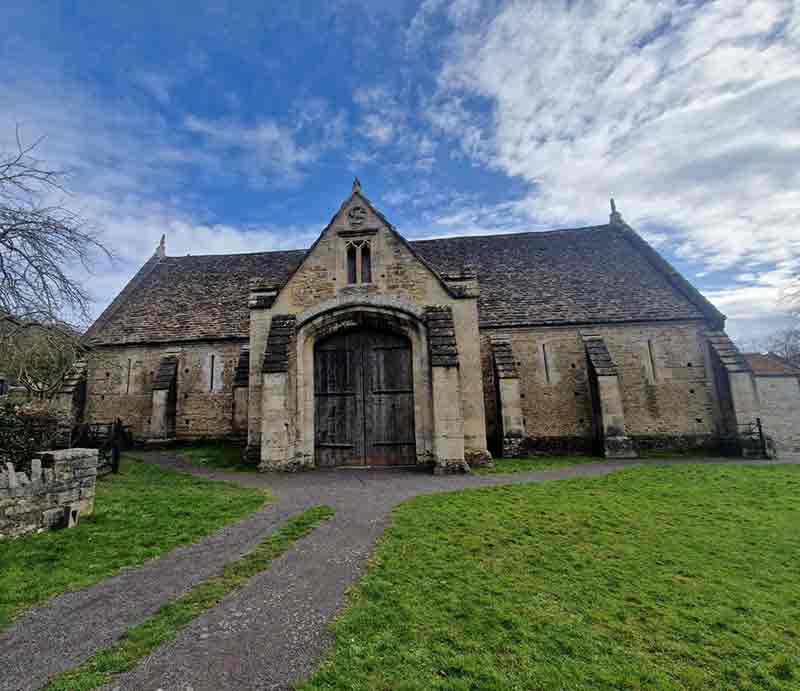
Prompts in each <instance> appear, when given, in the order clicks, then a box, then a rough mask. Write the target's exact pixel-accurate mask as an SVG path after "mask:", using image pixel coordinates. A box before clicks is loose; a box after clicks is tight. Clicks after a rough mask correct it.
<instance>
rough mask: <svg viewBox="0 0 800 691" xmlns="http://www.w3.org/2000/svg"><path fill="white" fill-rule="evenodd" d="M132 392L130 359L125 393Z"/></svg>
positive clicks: (129, 360)
mask: <svg viewBox="0 0 800 691" xmlns="http://www.w3.org/2000/svg"><path fill="white" fill-rule="evenodd" d="M130 392H131V359H130V358H128V376H127V379H126V381H125V393H130Z"/></svg>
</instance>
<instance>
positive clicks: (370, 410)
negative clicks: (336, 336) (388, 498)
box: [363, 332, 417, 466]
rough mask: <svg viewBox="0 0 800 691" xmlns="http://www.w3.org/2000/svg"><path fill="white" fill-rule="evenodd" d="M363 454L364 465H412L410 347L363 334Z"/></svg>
mask: <svg viewBox="0 0 800 691" xmlns="http://www.w3.org/2000/svg"><path fill="white" fill-rule="evenodd" d="M363 352H364V377H363V380H364V416H365V417H364V454H365V457H366V458H365V462H366V464H367V465H376V466H383V465H413V464H414V463H416V462H417V449H416V443H415V441H414V387H413V369H412V359H411V344H410V343H409V341H408V339H406V338H404V337H402V336H400V335H397V334H393V333H388V332H366V333H364V340H363Z"/></svg>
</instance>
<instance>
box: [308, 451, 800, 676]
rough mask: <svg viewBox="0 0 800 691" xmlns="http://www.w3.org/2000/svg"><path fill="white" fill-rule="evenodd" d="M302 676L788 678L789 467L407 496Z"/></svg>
mask: <svg viewBox="0 0 800 691" xmlns="http://www.w3.org/2000/svg"><path fill="white" fill-rule="evenodd" d="M351 598H352V599H351V605H350V607H349V608H348V610H346V612H345V613H344V614H343V616H342V617H341V619H340V620H339V621H338V622H337V624H336V625H335V644H334V647H333V649H332V651H331V653H330V656H329V658H328V659H327V661H326V662H325V663H324V664H323V666H322V667H321V669H320V670H319V671H318V672H317V673H316V674H315V675H314V676H313V677H312V678H311V679H310V680H309V681H307V682H306V683H304V684H302V685H300V687H299V688H301V689H303V690H304V691H311V690H312V689H353V690H359V689H364V690H366V689H370V690H382V689H383V690H386V691H389V690H392V691H403V690H408V689H454V690H461V689H463V690H466V689H481V690H485V691H488V690H490V689H496V690H498V691H499V690H501V689H502V690H503V691H507V690H511V689H520V690H522V689H526V690H527V689H552V690H554V691H556V690H558V691H560V690H562V689H575V690H577V689H607V690H609V691H610V690H611V689H615V690H616V689H631V690H633V689H640V690H641V689H658V690H659V691H660V690H676V691H677V690H678V689H681V690H685V689H691V690H697V691H701V690H702V691H707V690H708V689H798V688H800V467H779V466H778V467H776V466H772V467H770V466H761V467H736V466H716V467H713V466H696V465H695V466H691V465H690V466H681V467H655V468H647V469H635V470H630V471H625V472H621V473H618V474H616V475H612V476H608V477H604V478H596V479H580V480H570V481H562V482H554V483H546V484H531V485H520V486H516V487H498V488H487V489H481V490H470V491H465V492H459V493H453V494H444V495H432V496H426V497H418V498H415V499H413V500H411V501H409V502H406V503H405V504H403V505H401V506H400V507H398V509H396V511H395V513H394V521H393V526H392V527H391V528H390V530H389V531H388V533H387V534H386V536H385V538H384V539H383V541H382V543H381V545H380V546H379V549H378V552H377V554H376V557H375V560H374V563H373V566H372V568H371V570H370V572H369V573H368V574H367V576H366V577H365V578H364V579H363V580H362V581H361V583H360V584H359V586H358V587H357V588H356V589H355V591H354V593H353V594H352V596H351Z"/></svg>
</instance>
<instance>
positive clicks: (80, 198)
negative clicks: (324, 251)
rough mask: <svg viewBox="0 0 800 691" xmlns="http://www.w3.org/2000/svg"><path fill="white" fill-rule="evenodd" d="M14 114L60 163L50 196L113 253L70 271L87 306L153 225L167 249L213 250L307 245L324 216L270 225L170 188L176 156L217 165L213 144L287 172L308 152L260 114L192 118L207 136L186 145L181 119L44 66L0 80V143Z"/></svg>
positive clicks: (135, 253) (116, 282)
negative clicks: (60, 186)
mask: <svg viewBox="0 0 800 691" xmlns="http://www.w3.org/2000/svg"><path fill="white" fill-rule="evenodd" d="M29 76H30V75H29ZM44 85H46V86H44ZM58 85H62V87H63V88H59V86H58ZM17 124H19V125H20V128H21V132H22V135H23V137H24V139H25V141H26V142H28V143H31V142H33V141H35V140H37V139H38V138H40V137H43V139H42V141H41V143H40V144H39V146H38V147H37V149H36V151H35V154H36V156H37V157H38V158H40V159H41V160H43V161H46V163H47V164H48V165H49V166H53V167H54V168H57V169H59V170H63V171H65V172H66V173H67V186H68V188H69V192H70V194H69V195H68V196H64V197H63V198H56V199H54V201H56V202H63V203H64V204H65V205H66V206H68V208H70V209H72V210H74V211H76V212H78V213H80V214H81V215H82V216H83V217H84V218H85V219H87V221H89V222H90V223H91V224H92V226H93V227H95V228H96V229H97V230H98V232H99V233H100V237H101V239H102V241H103V242H104V243H105V244H106V245H107V246H108V247H109V248H110V249H112V250H113V252H114V254H115V255H116V259H115V260H114V262H113V263H109V262H107V261H98V262H97V264H96V266H95V267H94V272H93V273H92V274H91V275H88V276H87V275H85V274H82V273H81V274H78V278H79V279H80V280H84V281H85V283H86V286H87V288H88V290H89V292H90V294H91V295H92V296H93V297H94V298H95V299H96V304H95V309H94V311H95V314H98V313H99V312H100V311H102V309H103V308H104V307H105V305H106V304H107V303H108V302H109V301H110V300H111V299H112V298H113V297H114V295H116V294H117V293H118V292H119V290H120V289H121V288H122V287H123V286H124V285H125V283H126V282H127V281H128V280H129V279H130V277H131V276H132V275H133V274H134V273H135V272H136V271H137V270H138V269H139V267H140V266H141V265H142V264H143V263H144V261H146V259H147V258H148V257H149V256H150V255H151V254H152V253H153V251H154V250H155V247H156V245H157V244H158V241H159V239H160V237H161V235H162V234H166V235H167V252H168V254H170V255H183V254H188V253H191V254H215V253H229V252H251V251H263V250H270V249H289V248H302V247H307V246H309V245H310V244H311V242H313V240H314V238H315V237H316V235H317V234H318V232H319V230H320V228H322V226H323V225H324V223H323V219H320V223H319V224H318V225H315V226H308V227H282V228H280V229H277V228H274V227H271V226H268V225H264V226H259V227H251V226H247V227H237V226H234V225H229V224H220V223H214V222H210V221H209V220H208V219H207V218H204V217H203V215H202V212H195V211H193V210H192V209H191V208H189V204H188V203H187V204H183V203H181V201H180V198H179V197H178V196H177V194H176V191H177V190H179V189H180V187H181V184H182V183H183V181H184V180H185V172H186V171H185V169H184V166H193V168H192V172H193V173H195V174H196V173H197V172H198V171H199V172H203V171H205V172H206V173H209V174H211V175H214V176H216V175H223V174H225V173H226V172H227V170H226V166H225V165H224V160H223V159H222V158H221V156H220V151H218V149H227V148H237V147H244V146H248V145H250V146H252V147H253V149H254V150H255V154H254V155H255V156H256V158H255V159H254V161H253V166H254V167H255V168H256V170H262V169H263V167H268V169H269V170H275V171H278V170H280V169H281V168H286V167H287V166H288V167H289V169H290V172H292V171H294V173H293V174H295V173H296V171H298V170H299V168H300V166H302V165H304V164H305V163H306V162H308V161H311V160H313V155H312V154H311V153H309V152H308V151H306V150H305V149H304V148H303V147H298V146H297V145H295V144H294V142H293V140H292V138H291V136H289V134H287V132H286V131H285V129H282V128H280V127H277V126H274V127H272V126H271V125H270V124H268V123H263V122H262V123H259V124H258V125H255V126H253V127H251V128H246V127H244V126H241V127H238V128H237V127H233V128H232V129H231V130H230V131H229V132H227V133H226V132H224V126H223V125H222V124H221V123H216V122H211V121H204V120H201V119H192V120H191V121H190V126H191V127H192V128H193V131H196V132H202V135H203V136H204V137H208V138H209V140H213V141H214V143H213V145H212V144H211V141H209V145H208V146H207V147H198V146H191V145H187V142H186V135H185V132H184V131H183V130H182V129H179V130H173V129H170V128H169V127H168V126H167V125H166V124H165V123H164V122H163V121H162V120H161V119H160V118H159V117H158V116H154V115H151V114H148V113H146V112H143V111H137V110H136V109H134V108H132V107H131V106H130V104H129V103H126V109H125V111H120V110H116V109H114V108H113V107H111V106H109V105H107V104H106V103H103V102H100V101H97V100H94V99H92V98H90V97H88V96H87V95H86V94H85V93H83V92H82V91H81V90H80V89H79V88H75V85H69V84H67V83H66V82H63V81H62V80H61V79H59V78H55V77H54V76H52V75H51V76H50V78H47V79H45V78H41V79H34V78H29V79H26V81H25V82H24V83H12V82H9V81H6V82H0V151H8V150H11V149H13V147H14V146H15V141H14V133H15V128H16V126H17ZM332 136H333V135H332ZM268 156H272V158H270V159H269V161H272V160H274V161H275V163H274V164H273V163H271V162H269V163H268V162H266V161H267V158H268ZM259 157H260V158H259ZM273 165H274V167H273ZM259 166H261V167H262V168H259ZM276 174H277V173H276ZM190 193H191V191H190ZM76 271H80V269H79V268H76Z"/></svg>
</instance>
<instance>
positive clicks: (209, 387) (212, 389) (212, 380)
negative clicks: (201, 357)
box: [208, 355, 216, 391]
mask: <svg viewBox="0 0 800 691" xmlns="http://www.w3.org/2000/svg"><path fill="white" fill-rule="evenodd" d="M215 360H216V357H215V356H214V355H212V356H211V367H210V369H211V376H210V377H209V382H208V390H209V391H214V364H215Z"/></svg>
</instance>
